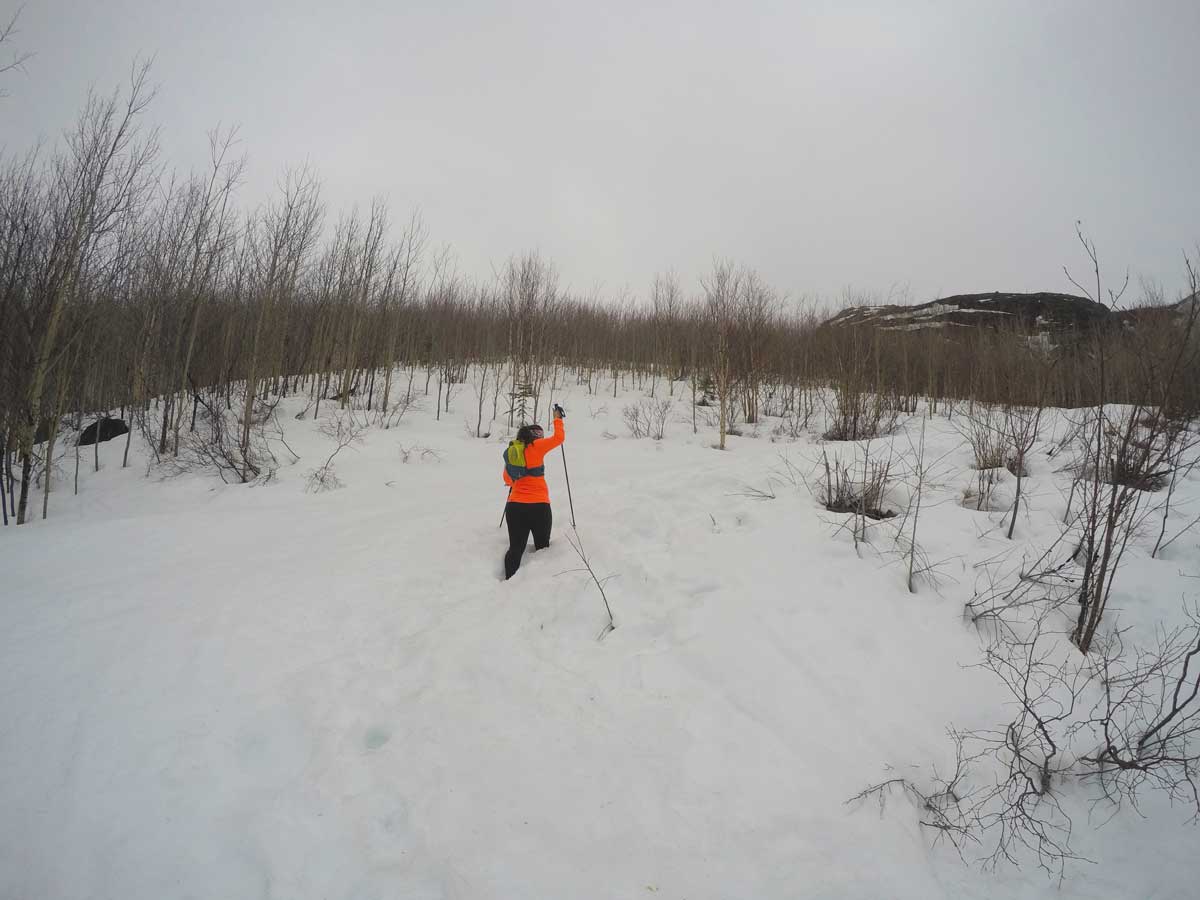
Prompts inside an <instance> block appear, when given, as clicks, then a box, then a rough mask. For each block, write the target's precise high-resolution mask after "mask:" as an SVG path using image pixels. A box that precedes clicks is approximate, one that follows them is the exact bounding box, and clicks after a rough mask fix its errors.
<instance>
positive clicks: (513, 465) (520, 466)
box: [504, 406, 566, 580]
mask: <svg viewBox="0 0 1200 900" xmlns="http://www.w3.org/2000/svg"><path fill="white" fill-rule="evenodd" d="M563 418H564V415H563V410H562V407H561V406H555V407H554V434H553V435H551V436H550V437H545V434H544V432H543V431H542V426H541V425H536V424H535V425H522V426H521V427H520V428H519V429H518V430H517V439H516V440H515V441H514V442H513V443H511V444H509V445H508V450H507V451H505V465H504V483H505V484H507V485H508V489H509V490H508V503H507V504H506V505H505V507H504V515H505V518H507V519H508V552H507V553H505V554H504V578H505V580H508V579H509V578H512V577H513V575H514V574H515V573H516V571H517V569H519V568H520V567H521V557H522V556H523V555H524V554H525V542H526V540H528V539H529V535H530V533H531V532H532V533H533V549H534V550H544V549H545V548H546V547H549V546H550V526H551V524H552V522H553V515H552V514H551V512H550V488H549V487H547V486H546V467H545V464H544V463H545V458H546V454H547V453H549V452H550V451H551V450H553V449H554V448H555V447H558V446H560V445H561V444H562V442H563V440H564V439H565V438H566V431H565V429H564V426H563ZM514 451H515V452H514ZM522 451H523V453H524V457H523V458H521V453H522Z"/></svg>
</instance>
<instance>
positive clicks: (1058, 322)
mask: <svg viewBox="0 0 1200 900" xmlns="http://www.w3.org/2000/svg"><path fill="white" fill-rule="evenodd" d="M1110 315H1111V314H1110V311H1109V309H1108V307H1106V306H1104V305H1103V304H1100V303H1096V302H1094V301H1092V300H1089V299H1088V298H1087V297H1077V296H1075V295H1072V294H1055V293H1046V292H1039V293H1031V294H1020V293H1001V292H993V293H990V294H956V295H954V296H952V297H942V298H939V299H937V300H931V301H929V302H928V303H920V304H917V305H915V306H898V305H885V306H851V307H847V308H846V309H844V310H841V311H840V312H839V313H837V314H836V315H835V316H833V317H832V318H830V319H829V322H828V324H829V325H835V326H837V325H872V326H875V327H877V328H881V329H884V330H888V331H915V330H920V329H925V328H947V327H951V328H953V327H980V326H982V327H1007V328H1015V329H1019V330H1023V331H1045V332H1055V331H1064V330H1068V329H1087V328H1090V327H1093V326H1095V325H1098V324H1101V323H1104V322H1106V321H1108V319H1109V317H1110Z"/></svg>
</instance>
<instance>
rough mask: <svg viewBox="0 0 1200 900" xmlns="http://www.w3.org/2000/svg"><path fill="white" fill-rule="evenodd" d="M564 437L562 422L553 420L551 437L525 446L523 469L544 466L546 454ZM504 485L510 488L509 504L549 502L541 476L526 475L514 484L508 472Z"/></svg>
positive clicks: (546, 488)
mask: <svg viewBox="0 0 1200 900" xmlns="http://www.w3.org/2000/svg"><path fill="white" fill-rule="evenodd" d="M566 436H567V433H566V431H565V430H564V426H563V420H562V419H555V420H554V434H553V435H551V436H550V437H547V438H539V439H538V440H536V441H534V442H533V443H532V444H529V445H528V446H526V448H525V467H526V468H528V469H533V468H536V467H537V466H541V465H545V463H544V460H545V458H546V454H547V453H549V452H550V451H551V450H553V449H554V448H555V447H557V446H558V445H559V444H561V443H562V442H563V439H564V438H565V437H566ZM504 483H505V484H507V485H508V486H509V487H510V488H511V490H510V491H509V492H508V500H509V502H510V503H549V502H550V488H548V487H547V486H546V479H545V477H543V476H539V475H526V476H525V477H524V478H518V479H517V480H516V481H515V482H514V481H513V480H512V479H511V478H509V477H508V472H505V473H504Z"/></svg>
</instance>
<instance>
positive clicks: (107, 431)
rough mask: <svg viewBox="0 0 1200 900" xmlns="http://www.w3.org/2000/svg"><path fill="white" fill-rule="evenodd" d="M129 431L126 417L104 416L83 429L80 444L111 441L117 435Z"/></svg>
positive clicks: (86, 444) (87, 444) (84, 445)
mask: <svg viewBox="0 0 1200 900" xmlns="http://www.w3.org/2000/svg"><path fill="white" fill-rule="evenodd" d="M128 433H129V426H128V425H126V424H125V420H124V419H109V418H103V419H100V420H99V421H96V422H93V423H92V424H91V425H89V426H88V427H87V428H85V429H83V434H81V435H80V436H79V446H81V447H86V446H89V445H90V444H95V443H103V442H104V441H111V440H112V439H113V438H115V437H120V436H121V435H123V434H128ZM97 435H99V438H97Z"/></svg>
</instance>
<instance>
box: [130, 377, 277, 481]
mask: <svg viewBox="0 0 1200 900" xmlns="http://www.w3.org/2000/svg"><path fill="white" fill-rule="evenodd" d="M197 397H198V398H199V403H200V405H201V406H202V408H203V410H204V415H203V416H202V417H201V418H200V421H201V423H202V427H200V428H198V429H196V430H192V431H189V432H188V433H187V434H186V435H181V439H180V446H179V452H178V453H177V454H175V455H173V456H171V457H170V458H169V459H167V460H166V461H165V466H166V472H167V474H168V475H169V476H173V475H181V474H184V473H187V472H203V471H207V472H215V473H216V474H217V476H218V477H219V478H220V479H221V480H222V481H224V482H226V483H227V484H237V483H247V482H252V481H256V480H269V479H270V478H271V477H272V476H273V475H274V474H275V467H276V466H277V464H278V460H277V459H276V457H275V454H274V453H273V452H272V451H271V448H270V444H269V442H268V440H267V434H266V429H267V426H268V425H269V424H271V423H272V422H274V411H275V407H274V406H270V407H269V409H268V408H261V409H260V408H259V407H256V410H259V412H258V414H256V415H255V416H254V420H253V422H252V423H251V426H250V428H248V429H246V428H245V427H244V423H243V422H241V421H240V419H239V417H238V415H237V414H236V413H234V412H233V411H231V410H229V409H227V408H224V407H222V406H221V405H219V402H218V403H214V402H211V401H210V400H209V399H207V398H205V397H203V396H200V395H199V394H198V395H197ZM238 409H239V411H241V410H242V409H244V407H243V406H241V405H240V404H239V406H238ZM137 418H138V421H139V422H140V423H141V424H142V427H143V428H145V427H147V424H146V423H147V422H148V421H150V420H151V417H149V416H139V417H137ZM147 441H148V443H149V446H150V447H151V449H153V450H155V451H156V452H157V444H158V442H159V439H158V437H157V436H155V435H148V436H147ZM293 455H294V454H293ZM297 458H299V457H297Z"/></svg>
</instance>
